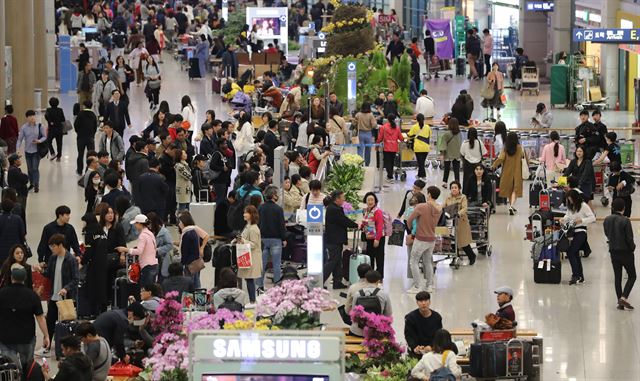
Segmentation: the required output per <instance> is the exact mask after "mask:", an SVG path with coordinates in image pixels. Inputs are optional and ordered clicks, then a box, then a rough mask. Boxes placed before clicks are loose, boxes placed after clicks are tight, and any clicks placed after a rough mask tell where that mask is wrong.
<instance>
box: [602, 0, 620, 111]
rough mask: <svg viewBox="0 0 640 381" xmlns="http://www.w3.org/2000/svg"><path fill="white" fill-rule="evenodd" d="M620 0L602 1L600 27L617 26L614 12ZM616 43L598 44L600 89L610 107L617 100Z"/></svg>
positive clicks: (617, 58)
mask: <svg viewBox="0 0 640 381" xmlns="http://www.w3.org/2000/svg"><path fill="white" fill-rule="evenodd" d="M619 8H620V0H607V1H604V2H603V3H602V23H601V25H602V28H618V27H619V25H617V24H616V23H617V20H616V13H617V11H618V9H619ZM618 60H619V57H618V44H601V45H600V80H601V83H600V89H601V90H602V92H603V93H604V94H605V95H606V96H607V98H608V99H607V100H608V103H609V106H610V107H612V108H613V107H614V106H615V104H616V101H617V100H618V90H619V88H618Z"/></svg>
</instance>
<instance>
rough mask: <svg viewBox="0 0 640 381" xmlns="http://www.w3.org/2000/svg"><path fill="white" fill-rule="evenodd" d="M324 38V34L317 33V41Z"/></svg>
mask: <svg viewBox="0 0 640 381" xmlns="http://www.w3.org/2000/svg"><path fill="white" fill-rule="evenodd" d="M324 37H325V36H324V32H320V33H318V38H319V39H321V40H324Z"/></svg>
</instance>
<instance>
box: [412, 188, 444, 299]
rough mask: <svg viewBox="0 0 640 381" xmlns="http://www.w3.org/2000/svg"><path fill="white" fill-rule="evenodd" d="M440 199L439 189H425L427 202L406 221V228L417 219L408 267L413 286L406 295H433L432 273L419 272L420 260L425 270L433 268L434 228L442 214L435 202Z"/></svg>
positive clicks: (418, 206)
mask: <svg viewBox="0 0 640 381" xmlns="http://www.w3.org/2000/svg"><path fill="white" fill-rule="evenodd" d="M438 197H440V189H439V188H438V187H435V186H430V187H429V188H427V202H425V203H422V204H418V205H417V206H416V207H415V209H414V210H413V213H411V215H410V216H409V219H408V220H407V226H412V224H413V220H415V219H416V218H418V226H417V230H416V235H415V237H413V238H414V241H413V248H412V249H411V256H410V258H409V266H410V268H411V274H413V286H412V287H411V288H410V289H409V290H407V292H408V293H412V294H417V293H418V292H420V291H427V292H428V293H433V271H424V275H425V276H424V277H423V276H422V274H423V273H422V272H421V271H420V266H419V263H420V258H422V263H423V266H424V267H425V268H426V269H430V268H432V267H433V247H434V246H435V240H436V234H435V230H436V226H437V225H438V220H439V219H440V214H441V213H442V208H441V207H440V205H438V203H437V202H436V200H437V199H438Z"/></svg>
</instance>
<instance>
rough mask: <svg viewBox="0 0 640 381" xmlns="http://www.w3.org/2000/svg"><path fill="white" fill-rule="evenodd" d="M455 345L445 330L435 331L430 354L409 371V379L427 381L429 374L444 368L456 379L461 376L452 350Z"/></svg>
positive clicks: (460, 370)
mask: <svg viewBox="0 0 640 381" xmlns="http://www.w3.org/2000/svg"><path fill="white" fill-rule="evenodd" d="M455 346H456V345H455V344H454V343H453V342H452V341H451V334H450V333H449V331H447V330H445V329H439V330H437V331H436V334H435V336H434V337H433V345H432V347H431V349H432V350H431V352H427V353H425V354H424V355H423V356H422V359H420V361H419V362H418V363H417V364H416V365H415V366H414V367H413V369H412V370H411V377H414V378H417V379H420V380H428V379H429V378H430V376H431V373H433V372H434V371H436V370H438V369H440V368H443V367H446V368H447V369H449V370H450V371H451V374H453V376H454V377H456V379H459V378H460V377H461V376H462V368H460V366H459V365H458V362H457V355H456V353H455V352H454V350H453V348H454V347H455Z"/></svg>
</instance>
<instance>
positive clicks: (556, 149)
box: [549, 131, 560, 157]
mask: <svg viewBox="0 0 640 381" xmlns="http://www.w3.org/2000/svg"><path fill="white" fill-rule="evenodd" d="M549 139H551V141H552V142H554V143H555V144H554V145H553V157H558V155H559V154H560V143H559V142H558V140H560V135H559V134H558V132H557V131H551V133H550V134H549Z"/></svg>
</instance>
